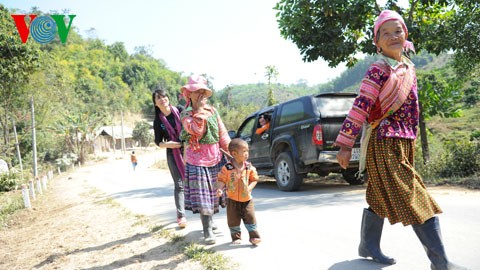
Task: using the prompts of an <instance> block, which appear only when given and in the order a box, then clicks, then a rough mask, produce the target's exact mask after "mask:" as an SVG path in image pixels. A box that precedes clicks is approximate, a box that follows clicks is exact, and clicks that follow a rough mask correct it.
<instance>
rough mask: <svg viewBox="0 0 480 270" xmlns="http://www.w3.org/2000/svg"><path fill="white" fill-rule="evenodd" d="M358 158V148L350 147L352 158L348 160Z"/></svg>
mask: <svg viewBox="0 0 480 270" xmlns="http://www.w3.org/2000/svg"><path fill="white" fill-rule="evenodd" d="M359 159H360V148H353V149H352V158H351V159H350V160H353V161H357V160H359Z"/></svg>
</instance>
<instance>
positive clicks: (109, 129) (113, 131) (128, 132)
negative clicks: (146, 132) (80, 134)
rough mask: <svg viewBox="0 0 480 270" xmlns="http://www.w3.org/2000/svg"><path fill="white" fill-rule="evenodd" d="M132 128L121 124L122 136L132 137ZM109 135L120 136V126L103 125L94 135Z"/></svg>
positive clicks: (116, 137)
mask: <svg viewBox="0 0 480 270" xmlns="http://www.w3.org/2000/svg"><path fill="white" fill-rule="evenodd" d="M132 134H133V130H132V129H131V128H129V127H127V126H123V136H124V138H132ZM100 135H102V136H110V137H114V138H115V139H121V138H122V126H103V127H100V128H98V129H97V131H96V132H95V136H100Z"/></svg>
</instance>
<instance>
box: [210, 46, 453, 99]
mask: <svg viewBox="0 0 480 270" xmlns="http://www.w3.org/2000/svg"><path fill="white" fill-rule="evenodd" d="M377 59H378V57H377V56H367V57H365V58H364V59H361V60H360V61H358V62H357V64H356V65H355V66H354V67H353V68H350V69H348V70H346V71H344V72H342V73H341V74H339V76H338V77H337V78H335V79H333V80H331V81H329V82H327V83H324V84H317V85H313V86H308V85H307V84H305V83H301V82H300V83H298V84H291V85H282V84H272V85H271V86H269V85H268V84H267V83H257V84H246V85H234V86H229V87H227V88H225V89H222V90H220V91H218V92H217V96H218V97H217V98H218V99H220V100H222V101H224V104H230V105H231V104H234V105H245V104H249V103H254V104H256V105H259V106H260V107H263V106H266V103H267V101H266V99H267V95H268V89H269V87H272V88H273V91H274V95H275V98H276V100H277V102H284V101H287V100H290V99H292V98H295V97H299V96H304V95H310V94H318V93H326V92H353V93H355V92H357V91H358V87H359V85H360V81H361V80H362V78H363V76H365V71H366V70H367V68H368V66H369V65H370V64H371V63H373V62H374V61H376V60H377ZM412 61H413V62H414V63H415V66H416V68H417V69H418V70H431V69H438V68H442V67H444V66H445V65H446V64H447V63H448V62H449V61H450V55H448V54H443V55H439V56H435V55H432V54H427V53H421V54H418V55H415V56H414V57H413V58H412ZM319 76H321V74H319Z"/></svg>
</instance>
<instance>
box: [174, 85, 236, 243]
mask: <svg viewBox="0 0 480 270" xmlns="http://www.w3.org/2000/svg"><path fill="white" fill-rule="evenodd" d="M182 93H183V95H184V97H185V100H186V101H187V104H186V109H185V110H184V111H183V112H182V114H181V119H182V124H183V130H182V134H181V136H180V138H181V139H182V140H184V141H185V142H186V144H187V145H186V147H185V161H186V163H187V164H186V171H185V181H184V184H185V185H184V186H185V209H187V210H191V211H192V212H193V213H200V219H201V221H202V226H203V234H204V237H205V242H206V243H207V244H214V243H215V242H216V241H215V235H214V234H213V229H215V228H214V227H215V226H214V224H213V220H212V216H213V214H215V213H218V211H219V198H218V197H216V190H215V187H216V182H217V175H218V173H219V172H220V170H221V168H222V166H223V165H224V164H225V159H224V158H223V154H222V152H221V149H223V150H224V151H226V152H227V153H228V144H229V143H230V137H229V136H228V132H227V129H226V128H225V126H224V124H223V122H222V120H221V119H220V115H219V114H218V112H217V110H215V108H214V107H212V106H210V105H208V104H207V99H208V97H210V96H211V95H212V90H210V89H209V88H208V86H207V80H206V79H205V78H204V77H202V76H191V77H190V78H189V79H188V84H186V85H184V86H183V87H182Z"/></svg>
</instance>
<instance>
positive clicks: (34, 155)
mask: <svg viewBox="0 0 480 270" xmlns="http://www.w3.org/2000/svg"><path fill="white" fill-rule="evenodd" d="M30 109H31V111H32V148H33V178H34V179H35V177H37V176H38V171H37V139H36V137H37V136H36V135H35V109H34V106H33V96H32V98H31V99H30Z"/></svg>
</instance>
